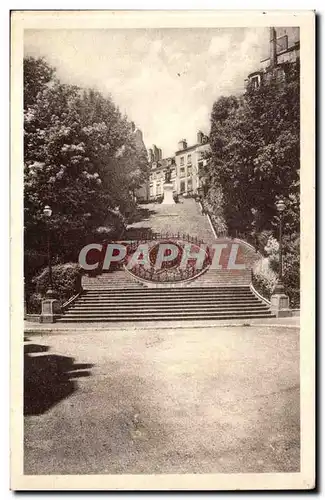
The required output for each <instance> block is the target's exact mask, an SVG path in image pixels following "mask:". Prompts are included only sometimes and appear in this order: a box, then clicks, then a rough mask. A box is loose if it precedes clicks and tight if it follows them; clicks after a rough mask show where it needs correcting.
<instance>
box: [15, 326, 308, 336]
mask: <svg viewBox="0 0 325 500" xmlns="http://www.w3.org/2000/svg"><path fill="white" fill-rule="evenodd" d="M231 327H234V328H238V327H244V328H252V327H253V328H254V327H262V328H270V327H272V328H290V329H298V330H299V329H300V325H290V324H285V323H284V324H274V323H253V324H244V323H226V324H222V325H220V324H212V325H176V326H171V325H169V326H168V325H161V326H157V325H152V326H138V327H137V326H131V325H130V326H129V325H127V326H125V325H123V326H121V327H120V328H119V327H118V326H107V327H94V328H89V327H86V328H75V329H74V328H40V329H38V328H33V327H27V328H24V333H28V334H33V335H49V334H50V335H62V334H68V333H73V334H76V333H87V332H105V331H121V330H123V331H126V330H131V329H132V330H152V329H158V330H167V329H171V328H172V329H173V330H183V329H184V328H188V329H192V328H231Z"/></svg>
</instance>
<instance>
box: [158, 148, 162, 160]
mask: <svg viewBox="0 0 325 500" xmlns="http://www.w3.org/2000/svg"><path fill="white" fill-rule="evenodd" d="M161 158H162V150H161V149H160V148H159V149H158V160H161Z"/></svg>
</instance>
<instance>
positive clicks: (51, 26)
mask: <svg viewBox="0 0 325 500" xmlns="http://www.w3.org/2000/svg"><path fill="white" fill-rule="evenodd" d="M314 24H315V15H314V12H312V11H297V12H295V11H270V12H262V11H261V12H257V11H256V12H255V11H246V12H245V11H233V12H225V11H160V12H158V11H156V12H155V11H13V12H12V13H11V189H12V193H11V194H12V196H11V240H12V246H11V253H12V264H11V283H12V286H11V290H12V295H11V303H12V329H11V335H12V340H11V370H12V378H11V380H12V387H11V391H12V392H11V394H12V398H11V487H12V489H14V490H47V489H50V490H52V489H53V490H55V489H60V490H62V489H63V490H64V489H67V490H78V489H79V490H82V489H90V490H91V489H94V490H98V489H99V490H119V489H120V490H193V489H195V490H270V489H277V490H281V489H282V490H287V489H312V488H314V487H315V480H316V479H315V422H314V421H315V401H314V399H315V393H314V391H315V386H314V378H315V366H314V352H315V336H314V334H315V332H314V307H315V298H314V288H315V284H314V245H313V242H314V232H315V216H314V201H315V200H314V188H315V183H314V177H315V165H314V153H315V151H314V138H315V130H314V123H315V119H314V118H315V117H314V109H315V100H314V99H315V95H314V86H315V59H314V58H315V47H314V45H315V33H314ZM22 388H23V390H22Z"/></svg>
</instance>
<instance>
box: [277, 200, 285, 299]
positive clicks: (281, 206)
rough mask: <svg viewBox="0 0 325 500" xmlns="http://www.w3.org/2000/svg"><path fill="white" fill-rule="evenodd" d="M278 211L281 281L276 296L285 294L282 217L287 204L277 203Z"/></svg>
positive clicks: (280, 201)
mask: <svg viewBox="0 0 325 500" xmlns="http://www.w3.org/2000/svg"><path fill="white" fill-rule="evenodd" d="M275 206H276V209H277V211H278V214H279V279H278V282H277V285H276V287H275V290H274V293H276V294H283V293H284V286H283V283H282V272H283V269H282V217H283V212H284V210H285V207H286V206H285V203H284V201H283V200H282V199H280V200H279V201H277V202H276V204H275Z"/></svg>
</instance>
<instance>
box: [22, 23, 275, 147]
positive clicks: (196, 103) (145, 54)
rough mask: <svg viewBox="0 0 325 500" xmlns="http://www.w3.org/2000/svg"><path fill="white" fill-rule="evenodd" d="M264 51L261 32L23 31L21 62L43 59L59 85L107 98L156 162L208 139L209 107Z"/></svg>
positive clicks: (237, 86)
mask: <svg viewBox="0 0 325 500" xmlns="http://www.w3.org/2000/svg"><path fill="white" fill-rule="evenodd" d="M268 43H269V31H268V28H251V29H250V28H214V29H205V28H204V29H203V28H198V29H193V28H191V29H184V28H179V29H174V28H173V29H124V30H118V29H107V30H92V29H89V30H84V29H83V30H57V29H47V30H26V31H25V54H26V55H33V56H43V57H45V59H46V60H47V61H48V62H49V63H50V64H51V65H53V66H54V67H55V68H56V71H57V76H58V77H59V78H60V80H61V81H62V82H65V83H71V84H76V85H80V86H82V87H94V88H97V89H98V90H100V91H101V92H103V94H105V95H107V94H110V95H111V96H112V98H113V100H114V102H115V103H116V104H117V105H118V106H119V107H120V109H121V111H122V113H124V112H126V114H127V116H128V117H129V118H130V119H131V120H133V121H134V122H135V124H136V126H137V127H138V128H140V129H141V130H142V132H143V138H144V142H145V144H146V146H147V148H149V147H151V146H152V144H156V145H157V147H159V148H161V149H162V150H163V156H169V155H172V154H173V153H174V152H175V151H176V149H177V143H178V141H179V140H180V139H183V138H185V139H186V140H187V142H188V144H189V145H190V144H194V143H195V142H196V133H197V131H198V130H202V131H203V132H204V133H206V134H208V133H209V130H210V114H211V110H212V105H213V102H214V101H215V100H216V99H217V98H218V97H220V96H222V95H230V94H239V93H241V92H242V91H243V90H244V80H245V78H246V77H247V75H248V74H249V73H250V72H252V71H254V70H256V69H258V68H259V62H260V60H261V59H263V58H265V57H267V56H268Z"/></svg>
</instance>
